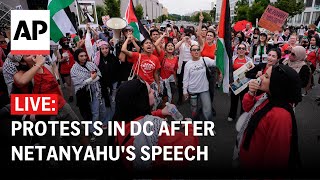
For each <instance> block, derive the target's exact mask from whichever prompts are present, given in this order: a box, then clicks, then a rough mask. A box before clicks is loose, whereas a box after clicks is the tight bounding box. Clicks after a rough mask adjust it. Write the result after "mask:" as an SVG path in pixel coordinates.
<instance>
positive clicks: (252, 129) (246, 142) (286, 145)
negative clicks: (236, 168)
mask: <svg viewBox="0 0 320 180" xmlns="http://www.w3.org/2000/svg"><path fill="white" fill-rule="evenodd" d="M260 78H261V84H259V83H258V81H257V80H252V81H250V83H249V92H248V93H247V94H246V95H245V96H244V99H243V102H242V103H243V107H244V110H245V111H246V112H247V114H246V116H245V117H244V118H243V119H242V121H241V122H242V124H241V125H239V124H240V123H239V124H237V127H238V128H237V130H238V131H239V134H238V136H237V143H236V147H235V151H234V159H239V160H240V167H242V168H248V169H258V170H273V169H276V170H279V169H281V170H287V169H289V168H294V167H297V166H298V165H299V164H300V158H299V152H298V132H297V124H296V118H295V115H294V106H295V105H296V104H297V103H299V102H300V101H301V98H302V97H301V81H300V78H299V74H298V73H297V72H296V71H295V70H293V69H292V68H290V67H288V66H285V65H275V66H272V67H270V68H269V69H268V70H267V72H266V73H265V74H264V75H262V76H261V77H260ZM258 89H259V90H262V91H264V92H265V93H264V94H262V95H260V96H257V97H256V96H255V93H256V91H257V90H258ZM239 121H240V119H239Z"/></svg>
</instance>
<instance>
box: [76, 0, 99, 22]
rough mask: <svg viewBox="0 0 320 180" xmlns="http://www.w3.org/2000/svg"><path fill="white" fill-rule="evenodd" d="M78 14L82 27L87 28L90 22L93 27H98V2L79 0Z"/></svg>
mask: <svg viewBox="0 0 320 180" xmlns="http://www.w3.org/2000/svg"><path fill="white" fill-rule="evenodd" d="M76 5H77V14H78V22H79V27H80V28H85V27H86V24H87V23H89V24H90V26H91V27H98V18H97V11H96V4H95V2H94V1H78V2H77V3H76Z"/></svg>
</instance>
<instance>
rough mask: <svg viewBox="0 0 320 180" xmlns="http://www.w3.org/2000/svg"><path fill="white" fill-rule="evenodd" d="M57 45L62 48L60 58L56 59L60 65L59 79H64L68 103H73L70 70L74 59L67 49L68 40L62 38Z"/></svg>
mask: <svg viewBox="0 0 320 180" xmlns="http://www.w3.org/2000/svg"><path fill="white" fill-rule="evenodd" d="M59 44H60V45H61V46H62V49H61V52H60V53H61V58H58V61H59V63H60V68H59V69H60V74H61V77H62V78H63V79H64V82H65V83H66V84H67V85H66V88H67V93H68V95H69V102H73V93H72V84H71V76H70V70H71V68H72V66H73V65H74V63H75V61H74V57H73V50H72V49H70V47H69V39H68V38H66V37H64V38H61V40H60V42H59ZM59 57H60V56H59Z"/></svg>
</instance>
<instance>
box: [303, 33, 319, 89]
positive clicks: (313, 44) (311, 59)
mask: <svg viewBox="0 0 320 180" xmlns="http://www.w3.org/2000/svg"><path fill="white" fill-rule="evenodd" d="M317 41H318V40H317V38H315V37H312V38H311V39H310V46H309V48H308V49H307V62H308V64H309V66H310V69H311V76H312V77H311V79H310V80H311V82H309V84H308V87H307V89H306V91H308V90H309V89H310V88H312V86H314V77H313V73H314V71H315V70H316V67H317V63H319V62H320V54H319V53H320V52H319V47H318V46H317Z"/></svg>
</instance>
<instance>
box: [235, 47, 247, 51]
mask: <svg viewBox="0 0 320 180" xmlns="http://www.w3.org/2000/svg"><path fill="white" fill-rule="evenodd" d="M237 50H246V48H241V47H238V48H237Z"/></svg>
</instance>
